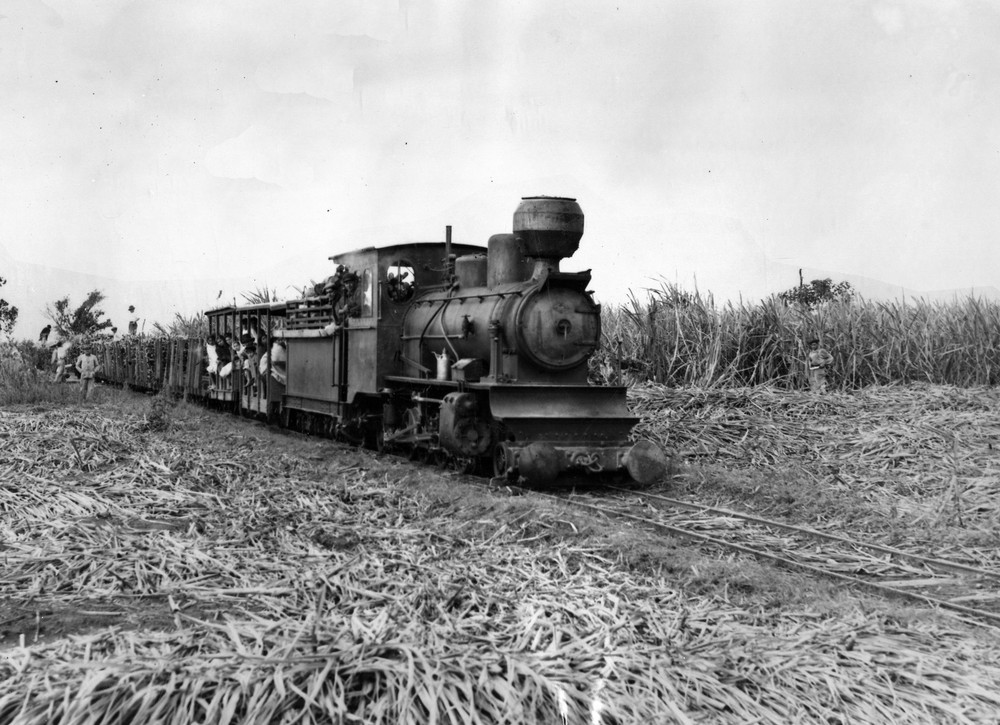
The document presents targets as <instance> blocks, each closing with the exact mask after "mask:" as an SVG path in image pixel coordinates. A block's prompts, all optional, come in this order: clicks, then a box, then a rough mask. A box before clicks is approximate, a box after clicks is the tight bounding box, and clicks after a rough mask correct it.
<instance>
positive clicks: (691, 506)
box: [607, 486, 1000, 580]
mask: <svg viewBox="0 0 1000 725" xmlns="http://www.w3.org/2000/svg"><path fill="white" fill-rule="evenodd" d="M607 488H609V489H611V490H614V491H621V492H623V493H628V494H632V495H634V496H640V497H643V498H647V499H653V500H656V501H663V502H664V503H668V504H670V505H671V506H676V507H678V508H685V509H688V510H689V511H698V512H705V513H715V514H720V515H723V516H732V517H733V518H738V519H743V520H745V521H752V522H753V523H755V524H761V525H763V526H768V527H771V528H775V529H782V530H784V531H791V532H793V533H797V534H803V535H805V536H811V537H813V538H816V539H826V540H827V541H836V542H839V543H841V544H849V545H850V546H855V547H858V548H865V549H871V550H873V551H878V552H881V553H883V554H891V555H892V556H898V557H899V558H901V559H907V560H909V561H912V562H915V563H918V564H926V565H928V566H935V567H938V568H939V569H948V570H951V571H957V572H962V573H967V574H975V575H977V576H981V577H984V578H988V579H998V580H1000V571H989V570H988V569H980V568H978V567H974V566H970V565H968V564H962V563H961V562H957V561H948V560H946V559H935V558H934V557H930V556H923V555H921V554H912V553H910V552H907V551H902V550H900V549H894V548H892V547H891V546H883V545H882V544H872V543H868V542H864V541H857V540H856V539H849V538H847V537H844V536H838V535H837V534H828V533H825V532H823V531H816V530H815V529H809V528H806V527H804V526H795V525H794V524H786V523H782V522H781V521H771V520H770V519H764V518H760V517H759V516H753V515H752V514H745V513H740V512H739V511H732V510H729V509H724V508H718V507H715V506H705V505H704V504H695V503H689V502H687V501H680V500H678V499H673V498H669V497H668V496H660V495H659V494H655V493H646V492H644V491H632V490H629V489H627V488H621V487H619V486H607Z"/></svg>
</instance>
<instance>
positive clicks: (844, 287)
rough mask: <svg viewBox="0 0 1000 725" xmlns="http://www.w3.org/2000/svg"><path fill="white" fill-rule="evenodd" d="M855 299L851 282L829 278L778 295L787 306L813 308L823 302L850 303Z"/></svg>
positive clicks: (800, 284)
mask: <svg viewBox="0 0 1000 725" xmlns="http://www.w3.org/2000/svg"><path fill="white" fill-rule="evenodd" d="M853 298H854V289H853V288H852V287H851V283H850V282H837V283H836V284H834V283H833V280H832V279H830V278H829V277H827V278H826V279H814V280H813V281H812V282H810V283H809V284H802V283H799V286H798V287H792V288H791V289H789V290H785V291H784V292H779V293H778V299H779V300H781V301H782V302H784V303H785V304H800V305H804V306H806V307H809V308H813V307H815V306H816V305H818V304H820V303H822V302H849V301H850V300H852V299H853Z"/></svg>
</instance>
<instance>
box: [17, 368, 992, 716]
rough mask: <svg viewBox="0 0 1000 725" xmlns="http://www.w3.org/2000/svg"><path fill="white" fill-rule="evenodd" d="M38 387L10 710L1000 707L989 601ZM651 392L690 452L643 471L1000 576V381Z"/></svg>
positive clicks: (841, 563)
mask: <svg viewBox="0 0 1000 725" xmlns="http://www.w3.org/2000/svg"><path fill="white" fill-rule="evenodd" d="M7 382H10V378H8V379H7ZM44 385H48V386H49V387H50V391H49V394H50V397H48V398H47V399H45V398H44V396H43V395H42V394H41V393H39V394H38V395H39V399H38V400H37V401H36V402H31V403H17V404H7V405H5V406H4V407H3V409H2V410H0V436H2V440H0V451H2V454H0V467H2V470H3V477H2V480H3V481H4V485H3V488H2V492H3V509H2V510H3V517H2V529H0V536H2V538H0V541H2V556H3V569H2V571H3V574H2V587H3V589H2V594H3V597H2V604H0V647H2V655H3V658H2V661H0V672H2V678H0V721H2V722H16V723H48V722H61V723H85V722H88V723H89V722H95V723H96V722H176V723H181V722H206V723H208V722H212V723H216V722H220V723H226V722H233V723H235V722H262V723H263V722H331V721H334V722H387V723H388V722H392V723H396V722H414V723H417V722H454V723H460V722H482V723H487V722H489V723H492V722H511V723H513V722H607V723H611V722H620V723H624V722H767V723H787V722H820V721H822V722H845V723H846V722H984V721H990V720H993V719H994V718H995V717H996V713H997V712H1000V687H998V684H1000V665H998V661H997V653H998V651H1000V648H998V644H1000V638H998V631H997V626H998V622H997V621H993V620H982V619H977V618H976V617H975V616H972V615H968V614H964V613H962V612H953V611H949V610H947V609H942V608H939V607H935V606H928V605H927V604H925V603H922V602H919V601H908V600H905V599H899V598H896V597H894V596H888V595H884V594H881V593H878V592H871V591H866V590H864V589H860V588H857V587H854V586H844V585H842V584H841V583H839V582H838V581H836V580H830V579H827V578H824V577H823V576H820V575H809V574H803V573H801V572H796V571H791V570H788V569H786V568H784V567H782V566H776V565H772V564H771V563H770V562H769V561H767V560H764V559H757V558H755V557H754V556H753V555H749V554H740V553H735V552H733V551H726V550H720V549H718V548H716V547H714V546H711V545H705V544H702V543H699V542H697V541H694V542H692V541H689V540H686V539H684V538H682V537H677V536H671V535H665V534H662V533H658V532H656V531H654V530H651V529H649V528H647V527H644V526H641V525H633V524H632V523H630V522H628V521H622V520H616V519H613V518H610V517H608V516H605V515H602V514H597V513H591V512H587V511H581V510H576V509H573V508H571V507H570V506H568V505H567V504H566V503H565V502H564V500H552V499H542V498H538V497H537V496H536V494H535V493H534V492H532V491H530V490H520V489H517V488H516V487H509V486H503V485H499V486H498V485H494V486H490V485H487V484H485V483H484V481H483V479H475V478H472V477H469V476H467V475H464V474H461V473H458V472H456V471H446V470H439V469H438V468H436V467H434V466H428V465H423V466H420V465H417V464H414V463H410V462H407V461H405V460H402V459H399V458H393V457H391V456H380V455H378V454H375V453H372V452H369V451H366V450H364V449H359V448H357V447H352V446H349V445H345V444H343V443H337V442H335V441H331V440H326V439H322V438H316V437H309V436H305V435H301V434H299V433H294V432H288V431H284V430H280V429H275V428H273V427H268V426H266V425H264V424H263V423H261V422H256V421H247V420H243V419H240V418H235V417H232V416H228V415H225V414H220V413H219V412H216V411H210V410H206V409H204V408H203V407H200V406H197V405H194V404H192V403H185V402H183V401H177V400H173V399H171V398H170V397H169V396H165V395H162V394H161V395H158V396H149V395H142V394H139V393H136V392H130V391H127V390H123V389H120V388H114V387H111V386H104V385H99V386H98V387H97V390H96V395H95V396H94V398H93V399H92V400H90V401H87V402H83V403H81V402H80V401H79V400H77V398H76V397H75V396H74V393H75V390H73V389H72V388H73V387H74V386H73V385H71V384H63V385H62V386H61V387H57V386H54V385H51V384H49V383H44ZM60 396H62V397H61V398H60ZM628 400H629V406H630V408H632V409H633V410H635V411H637V413H638V414H639V415H640V417H641V423H640V425H639V427H640V429H641V432H642V433H643V434H645V435H647V436H648V437H649V438H651V439H652V440H655V441H657V442H659V443H660V444H662V445H663V446H665V447H666V448H668V449H669V450H670V451H671V452H672V458H671V468H670V471H669V474H668V476H666V477H665V478H664V480H662V481H660V482H659V483H657V484H656V485H655V486H653V487H651V489H648V490H652V491H658V492H664V493H667V494H669V495H670V496H675V497H679V498H682V499H685V500H687V501H689V502H695V503H699V504H704V505H712V506H726V507H729V508H731V509H738V510H741V511H746V512H752V513H754V514H757V515H759V516H763V517H767V518H769V519H775V520H778V521H782V522H785V523H788V524H798V525H804V526H807V527H810V528H812V529H815V530H818V531H822V532H829V533H835V534H838V535H842V536H851V537H854V536H856V537H859V538H860V539H863V540H865V541H871V542H877V543H881V544H884V545H886V546H891V547H893V549H895V550H899V551H901V552H910V553H914V554H921V555H926V556H931V557H936V558H940V559H950V560H961V561H963V562H966V563H970V564H974V565H975V566H977V567H980V568H982V569H984V570H988V571H992V572H1000V566H998V561H997V558H998V557H997V554H996V549H997V546H996V543H997V541H996V537H997V534H996V531H997V517H998V504H997V465H998V464H997V453H996V448H995V444H996V442H997V439H998V435H1000V423H998V422H997V417H996V411H997V406H998V402H1000V394H998V393H997V392H996V390H995V389H994V388H987V387H971V388H959V387H956V386H952V385H932V384H919V383H913V384H907V385H889V386H873V387H870V388H864V389H859V390H851V391H831V392H828V393H826V394H824V395H821V396H820V395H816V394H815V393H813V392H810V391H807V390H787V389H779V388H776V387H774V386H756V387H743V388H720V387H706V388H695V387H668V386H666V385H662V384H656V383H648V382H647V383H642V384H636V385H633V386H632V387H631V388H630V390H629V396H628ZM560 496H561V497H563V499H568V498H572V496H573V491H571V490H570V491H566V490H563V491H561V492H560ZM716 518H717V519H718V520H716V521H715V524H716V525H721V526H723V527H727V526H733V525H734V524H733V520H732V519H729V518H727V517H725V516H723V517H716ZM772 535H774V532H772ZM751 543H752V542H751ZM786 548H789V549H790V548H792V547H791V546H788V547H786ZM891 558H892V557H891V556H888V555H885V556H871V555H864V554H858V555H856V556H854V557H842V558H841V559H840V560H838V561H836V562H833V561H827V562H825V564H826V565H835V566H834V567H833V568H834V569H835V570H837V571H841V572H853V571H860V570H864V569H873V568H877V567H879V566H881V565H883V564H884V563H887V562H888V561H889V560H890V559H891ZM924 576H927V575H925V574H923V573H922V571H921V570H920V569H919V567H913V568H912V571H911V572H910V573H909V574H908V575H907V577H906V578H907V579H909V580H916V579H920V578H923V577H924ZM976 586H977V587H978V589H977V592H976V593H975V594H973V595H971V596H972V598H971V599H968V600H967V601H973V602H975V601H982V602H989V601H994V602H995V601H996V600H997V599H998V598H1000V591H998V589H997V584H996V581H995V580H994V581H993V582H988V581H980V582H979V583H978V584H977V585H976ZM977 597H978V599H977Z"/></svg>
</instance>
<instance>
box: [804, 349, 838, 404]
mask: <svg viewBox="0 0 1000 725" xmlns="http://www.w3.org/2000/svg"><path fill="white" fill-rule="evenodd" d="M832 362H833V355H831V354H830V352H829V351H828V350H825V349H824V348H822V347H820V346H819V340H818V339H816V338H813V339H812V340H810V341H809V358H808V364H809V389H810V390H811V391H813V392H814V393H825V392H826V371H827V368H828V367H829V366H830V364H831V363H832Z"/></svg>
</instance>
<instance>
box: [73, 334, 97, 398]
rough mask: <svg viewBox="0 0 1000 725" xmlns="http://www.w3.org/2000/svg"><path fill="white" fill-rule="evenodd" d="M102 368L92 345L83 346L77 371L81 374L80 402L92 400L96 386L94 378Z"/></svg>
mask: <svg viewBox="0 0 1000 725" xmlns="http://www.w3.org/2000/svg"><path fill="white" fill-rule="evenodd" d="M100 368H101V366H100V364H99V363H98V361H97V355H95V354H94V348H93V346H92V345H90V344H89V343H88V344H85V345H84V346H83V354H82V355H80V357H78V358H77V359H76V370H77V372H78V373H80V400H84V401H85V400H87V399H88V398H90V395H91V392H92V391H93V386H94V376H95V374H96V373H97V371H98V370H99V369H100Z"/></svg>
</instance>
